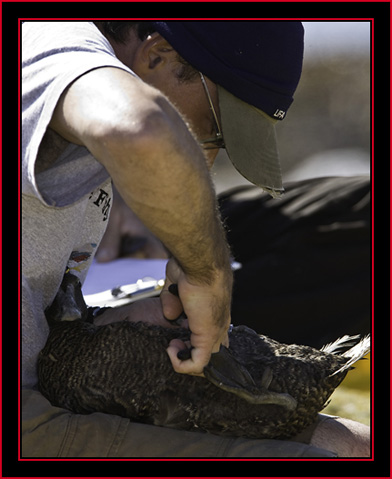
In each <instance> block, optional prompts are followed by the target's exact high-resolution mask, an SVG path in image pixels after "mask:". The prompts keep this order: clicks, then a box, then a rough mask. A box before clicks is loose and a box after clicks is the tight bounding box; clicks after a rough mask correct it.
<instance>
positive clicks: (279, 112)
mask: <svg viewBox="0 0 392 479" xmlns="http://www.w3.org/2000/svg"><path fill="white" fill-rule="evenodd" d="M285 115H286V112H285V111H283V110H279V109H278V110H276V112H275V113H274V117H275V118H278V120H283V118H284V117H285Z"/></svg>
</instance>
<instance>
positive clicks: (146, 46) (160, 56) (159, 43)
mask: <svg viewBox="0 0 392 479" xmlns="http://www.w3.org/2000/svg"><path fill="white" fill-rule="evenodd" d="M176 55H177V54H176V52H175V51H174V49H173V47H172V46H171V45H170V44H169V43H168V42H167V41H166V40H165V39H164V38H163V37H162V36H161V35H160V34H159V33H158V32H155V33H152V34H151V35H148V37H147V38H146V39H145V40H143V41H142V42H141V43H140V44H139V46H138V48H137V50H136V53H135V60H134V65H135V69H134V70H135V72H136V73H137V74H139V75H140V76H141V77H143V73H144V75H146V74H147V75H148V74H149V73H151V70H154V69H156V68H161V67H164V66H167V64H168V63H170V62H171V61H173V60H174V59H175V58H176Z"/></svg>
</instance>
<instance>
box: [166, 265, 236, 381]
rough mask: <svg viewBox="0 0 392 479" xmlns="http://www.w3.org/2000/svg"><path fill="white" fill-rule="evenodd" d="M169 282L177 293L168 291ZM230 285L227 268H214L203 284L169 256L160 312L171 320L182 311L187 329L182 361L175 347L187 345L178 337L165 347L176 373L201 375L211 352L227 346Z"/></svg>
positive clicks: (181, 348)
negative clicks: (187, 351)
mask: <svg viewBox="0 0 392 479" xmlns="http://www.w3.org/2000/svg"><path fill="white" fill-rule="evenodd" d="M171 284H176V285H177V287H178V296H176V295H174V294H173V293H171V292H170V291H169V286H170V285H171ZM231 289H232V273H231V271H230V270H229V271H227V270H225V271H215V272H214V274H213V275H212V279H211V281H210V282H209V283H208V284H206V283H204V284H203V283H200V282H196V281H194V280H192V279H190V278H188V277H187V276H186V274H185V273H184V271H183V270H182V269H181V268H180V266H179V265H178V263H177V262H176V261H175V260H174V259H170V260H169V262H168V264H167V267H166V284H165V287H164V289H163V291H162V293H161V303H162V309H163V314H164V316H165V317H166V318H167V319H171V320H174V319H176V318H177V317H178V316H179V315H180V314H181V313H182V311H184V313H185V314H186V316H187V318H188V325H189V329H190V330H191V344H190V345H189V346H191V348H192V349H191V358H190V359H188V360H184V361H182V360H180V359H179V358H178V357H177V354H178V353H179V351H182V350H184V349H187V348H188V346H187V345H186V344H184V343H183V342H182V341H180V340H178V339H175V340H173V341H171V343H170V345H169V347H168V349H167V353H168V355H169V357H170V360H171V362H172V365H173V368H174V370H175V371H177V372H178V373H186V374H193V375H202V373H203V368H204V366H206V365H207V364H208V362H209V360H210V357H211V353H214V352H218V351H219V348H220V345H221V344H224V345H225V346H228V335H227V332H228V328H229V325H230V301H231Z"/></svg>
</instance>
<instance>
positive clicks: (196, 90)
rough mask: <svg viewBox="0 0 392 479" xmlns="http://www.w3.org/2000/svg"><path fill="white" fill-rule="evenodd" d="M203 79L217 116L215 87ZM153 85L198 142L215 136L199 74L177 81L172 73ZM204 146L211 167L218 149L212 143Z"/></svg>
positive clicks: (217, 105) (209, 108) (212, 117)
mask: <svg viewBox="0 0 392 479" xmlns="http://www.w3.org/2000/svg"><path fill="white" fill-rule="evenodd" d="M205 81H206V83H207V86H208V90H209V93H210V96H211V100H212V102H213V105H214V108H215V112H216V114H217V115H218V118H219V103H218V92H217V87H216V85H215V84H214V83H213V82H211V81H210V80H209V79H208V78H205ZM154 86H155V87H157V88H158V89H159V90H160V91H162V93H164V94H165V95H166V96H167V97H168V98H169V100H170V101H171V102H172V103H173V104H174V105H175V107H176V108H177V109H178V111H179V112H180V113H181V114H182V115H183V117H184V118H185V120H186V122H187V123H188V125H189V126H190V129H191V130H192V132H193V134H194V135H195V136H196V138H197V140H198V141H199V142H202V141H203V140H207V139H210V138H214V137H215V135H216V126H215V121H214V116H213V113H212V111H211V107H210V104H209V100H208V97H207V95H206V91H205V89H204V87H203V84H202V82H201V79H200V76H199V75H196V76H195V78H194V79H193V80H191V81H187V82H179V81H178V78H177V77H176V76H175V75H172V76H168V77H167V78H166V79H165V80H164V81H162V82H161V83H160V84H159V85H158V84H156V85H154ZM204 146H205V148H206V149H205V151H204V152H205V156H206V157H207V161H208V165H209V167H211V166H212V164H213V162H214V160H215V157H216V155H217V154H218V152H219V149H218V148H212V147H213V146H214V145H213V144H204Z"/></svg>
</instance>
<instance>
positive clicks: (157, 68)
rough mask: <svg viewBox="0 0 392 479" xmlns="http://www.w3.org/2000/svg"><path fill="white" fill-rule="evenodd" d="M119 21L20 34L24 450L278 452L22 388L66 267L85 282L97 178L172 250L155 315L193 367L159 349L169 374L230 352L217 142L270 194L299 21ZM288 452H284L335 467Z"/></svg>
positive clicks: (97, 219) (103, 191)
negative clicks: (182, 326)
mask: <svg viewBox="0 0 392 479" xmlns="http://www.w3.org/2000/svg"><path fill="white" fill-rule="evenodd" d="M133 23H135V22H96V24H94V23H93V22H68V23H67V22H64V23H62V22H25V23H24V25H23V27H22V31H23V39H22V42H23V43H22V56H23V86H22V93H23V130H22V132H23V144H22V155H23V158H22V160H23V218H22V220H23V223H22V224H23V241H22V247H23V250H22V255H23V256H22V260H23V263H22V268H23V278H22V280H23V285H22V293H23V298H22V299H23V327H22V335H23V344H22V353H23V364H22V367H23V371H22V377H23V387H24V396H23V414H24V416H23V433H24V443H23V447H22V454H23V455H25V456H26V457H30V456H46V457H48V456H49V457H50V456H53V455H60V456H67V457H72V456H76V457H81V456H93V457H106V456H110V457H112V456H114V457H116V456H117V457H118V456H126V457H127V456H128V457H135V456H142V457H146V456H153V457H156V456H169V457H170V456H184V455H191V456H193V457H195V456H202V457H204V456H214V455H218V456H220V455H228V456H236V455H238V456H244V457H246V456H247V455H248V456H249V455H256V456H259V455H260V456H261V455H262V454H266V452H265V451H266V449H265V448H267V455H271V454H272V455H274V454H275V455H276V456H279V455H280V456H282V455H283V456H284V455H287V454H288V453H287V450H286V452H284V451H283V450H282V447H281V446H282V444H280V445H279V447H276V444H273V445H274V446H275V449H274V450H273V451H274V452H271V449H269V448H270V447H271V441H267V442H263V441H256V442H255V441H250V442H247V441H246V440H239V441H236V442H235V445H232V443H230V444H231V445H230V447H229V446H228V444H226V443H225V442H224V441H225V440H224V439H223V438H211V437H209V436H205V435H202V438H200V437H199V435H193V434H192V435H191V436H189V435H187V434H182V433H180V432H173V431H170V432H168V431H166V430H165V431H163V432H162V431H161V430H158V431H157V430H156V429H157V428H153V427H151V426H150V427H149V426H140V425H136V424H130V423H129V421H126V420H124V419H122V418H118V417H114V416H108V415H103V414H98V413H97V414H93V415H91V416H86V417H83V416H77V415H71V414H70V413H69V412H67V411H65V410H58V409H57V408H52V407H51V406H50V405H49V403H47V401H45V400H44V398H43V397H42V396H41V395H39V393H38V392H37V391H35V387H36V383H37V377H36V371H35V368H36V360H37V355H38V353H39V351H40V349H42V347H43V345H44V344H45V340H46V337H47V333H48V329H47V324H46V321H45V316H44V311H45V309H46V308H47V307H48V306H49V305H50V304H51V302H52V300H53V298H54V296H55V295H56V292H57V290H58V288H59V285H60V283H61V281H62V278H63V275H64V273H65V272H66V271H68V270H71V271H72V272H73V273H74V274H76V275H78V276H79V278H80V280H81V281H83V279H84V278H85V275H86V272H87V270H88V267H89V265H90V263H91V261H92V259H93V257H94V254H95V251H96V248H97V246H98V245H99V242H100V239H101V237H102V234H103V232H104V230H105V227H106V224H107V219H108V214H109V211H110V208H111V204H112V194H111V182H113V184H114V186H115V188H116V191H117V192H118V194H119V195H120V196H121V197H122V199H123V200H124V202H125V203H126V205H127V206H128V207H130V208H131V209H132V211H133V212H134V213H135V214H136V215H137V216H138V217H140V219H141V220H142V221H143V223H144V224H145V225H146V227H148V228H149V230H151V232H152V233H153V234H154V235H155V236H157V237H158V238H159V239H160V240H161V241H162V243H163V244H164V245H165V247H166V248H167V249H168V251H169V252H170V254H171V259H170V260H169V262H168V266H167V272H166V276H167V278H166V284H165V288H164V291H163V292H162V295H161V305H162V312H163V315H164V317H166V318H167V319H175V318H177V317H178V316H179V315H180V314H181V313H182V312H185V314H186V315H187V318H188V323H189V328H190V330H191V331H192V336H191V346H192V349H191V358H190V359H188V360H184V361H181V360H179V359H178V357H177V353H178V352H179V351H180V350H181V349H184V348H185V347H186V346H185V344H181V343H178V342H173V343H171V344H170V346H169V348H168V354H169V357H170V359H171V362H172V365H173V367H174V369H175V370H176V371H177V372H179V373H187V374H202V371H203V367H204V366H205V365H206V364H207V363H208V361H209V358H210V355H211V353H212V352H215V351H217V350H218V349H219V346H220V344H222V343H223V344H227V341H228V339H227V329H228V326H229V324H230V301H231V288H232V274H231V270H230V253H229V249H228V247H227V244H226V240H225V235H224V232H223V228H222V225H221V222H220V219H219V216H218V214H217V213H216V211H217V207H216V201H215V195H214V190H213V187H212V183H211V179H210V176H209V171H208V167H209V166H210V165H211V164H212V162H213V160H214V158H215V156H216V153H217V148H218V147H220V146H222V141H223V140H224V141H225V144H226V148H227V151H228V154H229V156H230V157H231V159H232V161H233V162H234V164H235V165H236V166H237V168H238V169H239V170H240V171H241V172H242V173H243V174H244V176H246V177H248V178H249V179H251V180H252V181H253V182H255V183H256V184H258V185H259V186H262V187H263V188H265V189H267V190H268V191H270V192H271V194H273V195H276V196H278V195H279V194H280V193H281V192H282V184H281V178H280V172H279V164H278V157H277V150H276V138H275V133H274V122H276V121H277V120H278V119H282V118H283V117H284V115H285V113H286V111H287V109H288V107H289V105H290V104H291V102H292V94H293V93H294V90H295V88H296V86H297V83H298V81H299V77H300V73H301V65H302V51H303V29H302V26H301V24H300V23H299V22H256V23H253V22H250V23H249V24H248V23H246V22H214V23H211V22H151V23H146V22H140V24H137V23H136V24H135V25H134V24H133ZM271 38H272V39H273V42H272V43H271V42H270V41H269V40H270V39H271ZM179 55H181V57H179ZM183 58H185V60H186V61H184V60H183ZM187 62H189V63H190V64H191V65H192V66H191V67H190V66H189V64H188V63H187ZM249 103H251V104H254V106H251V105H250V104H249ZM260 108H261V109H262V110H263V111H262V110H261V109H260ZM239 140H241V143H239ZM171 284H177V285H178V296H175V295H173V294H171V293H170V292H169V286H170V285H171ZM158 429H159V428H158ZM61 431H63V432H62V433H61ZM70 431H72V433H71V432H70ZM91 431H94V434H93V436H94V438H95V439H94V441H90V442H89V444H87V443H86V440H85V438H86V437H91V433H90V432H91ZM119 431H121V434H120V432H119ZM169 437H170V440H169V443H167V442H166V440H167V438H169ZM163 443H164V444H163ZM195 443H196V444H195ZM272 443H275V442H274V441H272ZM109 444H110V445H111V446H109ZM143 444H144V446H142V445H143ZM168 444H169V445H168ZM288 444H289V446H290V448H291V449H290V451H291V452H290V453H289V455H290V454H291V455H294V456H295V455H310V456H311V455H313V456H314V455H321V456H324V457H328V456H331V455H332V456H333V453H329V452H327V451H320V450H318V449H314V448H311V447H309V446H306V447H304V445H301V444H298V443H288ZM114 445H115V446H114ZM318 445H321V446H322V444H320V443H318Z"/></svg>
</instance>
